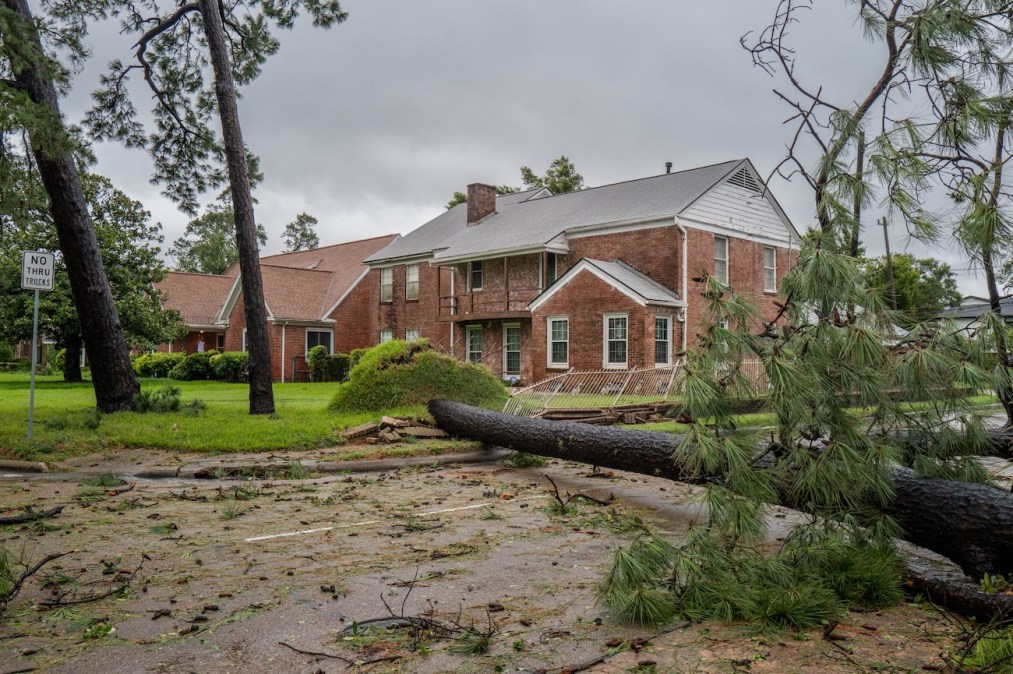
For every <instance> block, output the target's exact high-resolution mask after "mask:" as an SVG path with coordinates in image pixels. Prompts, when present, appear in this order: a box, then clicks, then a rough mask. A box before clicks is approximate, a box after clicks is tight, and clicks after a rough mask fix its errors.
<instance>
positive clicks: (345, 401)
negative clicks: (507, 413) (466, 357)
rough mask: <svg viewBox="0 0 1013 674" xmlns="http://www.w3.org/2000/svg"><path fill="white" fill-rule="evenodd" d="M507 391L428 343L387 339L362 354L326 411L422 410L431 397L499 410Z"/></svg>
mask: <svg viewBox="0 0 1013 674" xmlns="http://www.w3.org/2000/svg"><path fill="white" fill-rule="evenodd" d="M506 397H507V392H506V389H505V388H504V387H503V384H502V383H501V382H500V380H499V378H497V377H496V376H495V375H493V373H492V372H491V371H490V370H489V369H488V368H487V367H485V366H484V365H475V364H472V363H462V362H461V361H459V360H457V359H456V358H454V357H453V356H448V355H445V354H442V353H437V352H436V351H434V350H433V349H432V348H431V347H430V346H429V342H428V340H425V339H420V340H415V341H411V342H404V341H401V340H391V341H389V342H385V343H383V344H380V345H379V346H375V347H373V348H372V349H369V350H368V351H366V352H365V353H364V354H362V356H361V358H360V360H359V362H358V364H357V365H355V366H354V367H353V368H352V370H351V372H350V374H349V377H348V381H347V382H346V383H344V384H342V385H341V386H340V387H339V388H338V391H337V393H335V394H334V397H333V398H332V399H331V403H330V405H329V409H331V410H341V411H346V410H347V411H371V410H383V409H389V408H392V407H404V406H409V405H425V404H426V403H427V402H429V400H430V399H432V398H447V399H448V400H456V401H458V402H463V403H468V404H470V405H477V406H480V407H487V408H490V409H500V408H501V407H502V406H503V403H504V402H505V401H506Z"/></svg>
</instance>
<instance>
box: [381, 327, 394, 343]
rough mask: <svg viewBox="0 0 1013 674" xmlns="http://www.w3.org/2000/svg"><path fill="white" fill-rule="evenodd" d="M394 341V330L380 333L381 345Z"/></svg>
mask: <svg viewBox="0 0 1013 674" xmlns="http://www.w3.org/2000/svg"><path fill="white" fill-rule="evenodd" d="M392 339H394V331H393V330H381V331H380V343H381V344H383V343H384V342H389V341H390V340H392Z"/></svg>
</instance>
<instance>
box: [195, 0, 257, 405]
mask: <svg viewBox="0 0 1013 674" xmlns="http://www.w3.org/2000/svg"><path fill="white" fill-rule="evenodd" d="M221 11H222V10H221V7H220V5H219V2H218V0H200V12H201V17H202V18H203V20H204V34H205V37H206V38H207V42H208V55H209V56H210V60H211V65H212V67H213V68H214V73H215V95H216V96H217V98H218V113H219V118H220V120H221V123H222V138H223V140H224V142H225V159H226V163H227V164H228V167H229V186H230V188H231V192H232V208H233V212H234V213H235V217H236V248H237V249H238V250H239V270H240V274H241V276H242V282H243V298H244V305H245V310H246V337H247V346H248V349H249V353H250V361H249V362H250V414H272V413H273V412H274V390H273V388H272V384H271V381H272V377H271V349H270V344H269V341H268V339H269V338H268V332H267V304H266V303H265V301H264V284H263V281H262V280H261V275H260V251H259V250H258V246H257V225H256V220H255V218H254V214H253V197H252V195H251V194H250V173H249V165H248V164H247V162H246V149H245V146H244V145H243V133H242V128H241V127H240V124H239V108H238V106H237V105H236V88H235V84H234V82H233V79H232V65H231V63H230V61H229V52H228V48H227V46H226V44H225V31H224V28H223V27H222V16H221Z"/></svg>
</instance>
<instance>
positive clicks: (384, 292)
mask: <svg viewBox="0 0 1013 674" xmlns="http://www.w3.org/2000/svg"><path fill="white" fill-rule="evenodd" d="M380 301H381V302H393V301H394V268H393V267H384V268H383V269H381V270H380Z"/></svg>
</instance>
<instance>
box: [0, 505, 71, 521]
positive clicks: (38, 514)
mask: <svg viewBox="0 0 1013 674" xmlns="http://www.w3.org/2000/svg"><path fill="white" fill-rule="evenodd" d="M65 507H66V506H62V505H58V506H56V507H54V508H50V509H49V510H35V508H33V507H32V506H25V511H24V512H23V513H21V514H20V515H11V516H9V517H0V526H2V525H5V524H24V523H25V522H35V521H37V520H44V519H47V518H49V517H56V516H57V515H59V514H60V513H61V512H62V511H63V509H64V508H65Z"/></svg>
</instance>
